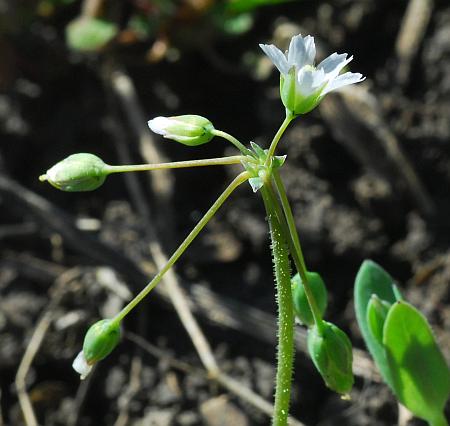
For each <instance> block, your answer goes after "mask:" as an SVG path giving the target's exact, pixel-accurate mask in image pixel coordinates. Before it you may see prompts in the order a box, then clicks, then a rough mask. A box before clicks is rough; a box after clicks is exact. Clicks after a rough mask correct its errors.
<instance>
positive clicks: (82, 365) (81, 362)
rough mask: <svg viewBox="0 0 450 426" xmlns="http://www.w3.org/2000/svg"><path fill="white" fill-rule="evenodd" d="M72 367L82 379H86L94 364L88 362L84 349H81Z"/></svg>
mask: <svg viewBox="0 0 450 426" xmlns="http://www.w3.org/2000/svg"><path fill="white" fill-rule="evenodd" d="M72 367H73V369H74V370H75V371H76V372H77V373H78V374H79V375H80V379H81V380H84V379H85V378H86V377H87V376H88V374H89V373H90V372H91V370H92V365H89V364H88V363H87V361H86V358H85V356H84V352H83V351H80V353H79V354H78V355H77V357H76V358H75V359H74V360H73V363H72Z"/></svg>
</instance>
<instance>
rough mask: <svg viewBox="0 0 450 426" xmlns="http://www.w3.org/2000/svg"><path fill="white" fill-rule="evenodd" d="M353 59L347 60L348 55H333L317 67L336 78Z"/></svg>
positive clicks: (351, 57)
mask: <svg viewBox="0 0 450 426" xmlns="http://www.w3.org/2000/svg"><path fill="white" fill-rule="evenodd" d="M352 59H353V56H350V58H348V59H347V53H341V54H337V53H333V54H331V55H330V56H328V58H325V59H324V60H323V61H322V62H321V63H320V64H319V65H317V68H318V69H323V70H324V71H325V74H329V75H330V77H336V76H337V75H339V73H340V72H341V70H342V68H344V67H345V66H346V65H347V64H348V63H349V62H350V61H351V60H352Z"/></svg>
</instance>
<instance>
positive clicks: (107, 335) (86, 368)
mask: <svg viewBox="0 0 450 426" xmlns="http://www.w3.org/2000/svg"><path fill="white" fill-rule="evenodd" d="M119 339H120V325H119V324H118V323H117V322H115V321H114V320H111V319H104V320H101V321H98V322H96V323H95V324H94V325H92V326H91V327H90V328H89V330H88V331H87V333H86V336H85V338H84V343H83V350H82V351H80V353H79V354H78V355H77V357H76V358H75V360H74V361H73V363H72V367H73V369H74V370H75V371H76V372H77V373H79V374H80V378H81V380H83V379H85V378H86V376H87V375H88V374H89V373H90V372H91V370H92V366H93V365H94V364H95V363H96V362H98V361H101V360H102V359H103V358H105V357H107V356H108V355H109V354H110V353H111V351H112V350H113V349H114V348H115V347H116V346H117V343H119Z"/></svg>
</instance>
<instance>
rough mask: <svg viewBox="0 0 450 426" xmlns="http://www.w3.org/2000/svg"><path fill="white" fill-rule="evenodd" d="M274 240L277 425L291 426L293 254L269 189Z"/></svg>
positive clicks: (265, 196) (266, 199)
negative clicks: (276, 323)
mask: <svg viewBox="0 0 450 426" xmlns="http://www.w3.org/2000/svg"><path fill="white" fill-rule="evenodd" d="M261 195H262V197H263V201H264V205H265V207H266V211H267V220H268V222H269V227H270V237H271V240H272V254H273V263H274V266H275V280H276V285H277V298H276V300H277V304H278V353H277V375H276V386H275V406H274V415H273V420H272V425H273V426H285V425H287V419H288V415H289V402H290V399H291V382H292V366H293V362H294V307H293V304H292V292H291V275H290V265H289V251H288V248H287V245H286V241H285V240H284V238H283V232H282V228H281V224H280V222H279V220H278V217H277V213H276V211H275V206H274V204H273V202H272V199H271V196H270V194H269V192H268V190H267V188H266V187H265V186H263V187H262V188H261Z"/></svg>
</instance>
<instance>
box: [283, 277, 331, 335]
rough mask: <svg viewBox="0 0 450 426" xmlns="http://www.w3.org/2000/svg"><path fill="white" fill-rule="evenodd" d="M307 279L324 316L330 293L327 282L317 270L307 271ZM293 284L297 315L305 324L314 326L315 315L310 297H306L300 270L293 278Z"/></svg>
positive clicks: (293, 297)
mask: <svg viewBox="0 0 450 426" xmlns="http://www.w3.org/2000/svg"><path fill="white" fill-rule="evenodd" d="M306 279H307V280H308V284H309V287H310V288H311V292H312V294H313V296H314V299H315V301H316V304H317V307H318V308H319V311H320V313H321V316H322V317H323V316H324V314H325V310H326V308H327V304H328V294H327V289H326V287H325V283H324V282H323V280H322V277H321V276H320V275H319V274H318V273H317V272H309V271H307V272H306ZM291 286H292V301H293V305H294V312H295V315H296V316H297V318H298V319H299V320H300V321H301V322H302V323H303V324H305V325H307V326H313V325H314V316H313V314H312V311H311V308H310V306H309V302H308V298H307V297H306V293H305V287H304V285H303V282H302V279H301V277H300V274H299V273H298V272H297V273H296V274H295V275H294V276H293V277H292V278H291Z"/></svg>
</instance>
